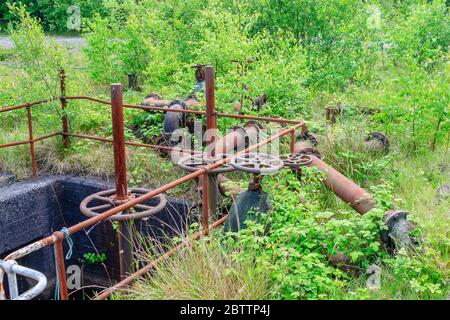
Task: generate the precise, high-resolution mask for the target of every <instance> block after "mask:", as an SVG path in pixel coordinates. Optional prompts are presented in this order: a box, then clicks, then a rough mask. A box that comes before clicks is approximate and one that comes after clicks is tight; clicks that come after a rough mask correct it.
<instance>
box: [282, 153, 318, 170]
mask: <svg viewBox="0 0 450 320" xmlns="http://www.w3.org/2000/svg"><path fill="white" fill-rule="evenodd" d="M280 159H281V160H283V162H284V165H285V166H286V167H289V168H292V169H299V168H300V167H305V166H308V165H310V164H311V163H312V161H313V159H312V157H311V155H309V154H302V153H292V154H285V155H282V156H280Z"/></svg>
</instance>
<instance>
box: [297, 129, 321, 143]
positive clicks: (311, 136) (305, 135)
mask: <svg viewBox="0 0 450 320" xmlns="http://www.w3.org/2000/svg"><path fill="white" fill-rule="evenodd" d="M316 135H317V134H315V133H309V132H301V133H300V134H298V135H297V139H298V140H302V141H309V142H311V144H312V145H313V146H314V147H317V144H318V143H319V141H318V139H317V137H316Z"/></svg>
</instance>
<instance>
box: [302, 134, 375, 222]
mask: <svg viewBox="0 0 450 320" xmlns="http://www.w3.org/2000/svg"><path fill="white" fill-rule="evenodd" d="M309 147H310V145H309V144H308V143H305V142H298V143H296V144H295V148H294V150H295V152H301V151H304V150H305V149H306V148H309ZM310 156H311V158H312V162H311V163H310V164H309V165H308V166H309V167H311V166H315V167H317V168H319V169H320V170H321V171H322V172H323V173H324V174H325V179H324V181H323V182H324V184H325V185H326V186H327V188H329V189H330V190H331V191H333V193H334V194H336V196H338V197H339V198H340V199H342V200H343V201H345V202H346V203H348V204H349V205H350V206H351V207H352V208H353V209H355V210H356V211H357V212H358V213H360V214H365V213H366V212H368V211H370V210H371V209H373V208H375V206H376V205H375V201H374V200H373V199H372V196H371V195H370V193H368V192H367V191H366V190H364V189H363V188H361V187H360V186H358V185H357V184H356V183H354V182H353V181H351V180H350V179H348V178H347V177H345V176H344V175H343V174H341V173H340V172H339V171H337V170H336V169H333V168H332V167H331V166H329V165H328V164H326V163H325V162H324V161H322V160H321V159H319V158H318V157H316V156H315V155H313V154H310Z"/></svg>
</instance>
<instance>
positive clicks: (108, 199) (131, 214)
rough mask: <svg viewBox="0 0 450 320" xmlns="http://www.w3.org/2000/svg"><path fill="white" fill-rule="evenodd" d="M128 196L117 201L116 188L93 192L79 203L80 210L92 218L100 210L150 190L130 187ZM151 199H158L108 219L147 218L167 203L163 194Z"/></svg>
mask: <svg viewBox="0 0 450 320" xmlns="http://www.w3.org/2000/svg"><path fill="white" fill-rule="evenodd" d="M128 191H129V194H128V198H127V199H126V200H121V201H118V200H117V199H116V189H111V190H106V191H101V192H97V193H94V194H92V195H90V196H88V197H87V198H85V199H84V200H83V201H81V204H80V211H81V213H82V214H84V215H85V216H87V217H89V218H92V217H95V216H97V215H99V214H101V213H102V212H105V211H107V210H109V209H112V208H114V207H116V206H118V205H120V204H122V203H126V202H127V201H129V200H132V199H134V198H137V197H139V196H141V195H144V194H146V193H148V192H150V190H147V189H142V188H131V189H129V190H128ZM153 199H159V202H158V204H157V205H156V206H151V205H146V204H137V205H135V206H133V207H132V208H131V209H129V210H127V211H126V212H127V213H123V212H122V211H121V212H119V213H117V214H115V215H113V216H111V217H109V220H113V221H128V220H135V219H143V218H147V217H149V216H151V215H154V214H156V213H158V212H161V211H162V210H163V209H164V208H165V207H166V204H167V200H166V197H165V196H164V195H163V194H159V195H157V196H156V197H154V198H152V200H153ZM95 202H96V203H97V205H95V206H88V205H90V204H92V203H95Z"/></svg>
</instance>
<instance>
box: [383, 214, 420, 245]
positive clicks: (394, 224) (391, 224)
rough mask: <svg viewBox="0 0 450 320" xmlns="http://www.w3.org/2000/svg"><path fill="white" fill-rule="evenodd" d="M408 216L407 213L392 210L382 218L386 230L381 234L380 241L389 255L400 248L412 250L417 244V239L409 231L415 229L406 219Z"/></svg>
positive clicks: (413, 224)
mask: <svg viewBox="0 0 450 320" xmlns="http://www.w3.org/2000/svg"><path fill="white" fill-rule="evenodd" d="M408 215H409V212H407V211H403V210H398V211H393V210H392V211H390V212H388V214H387V215H386V216H385V218H384V223H385V224H386V226H387V228H388V229H387V230H385V231H383V232H382V233H381V240H382V242H383V243H384V244H385V245H386V247H387V249H388V251H389V252H391V253H395V252H396V251H398V250H399V249H401V248H406V249H408V248H413V247H414V246H416V245H417V244H418V241H417V239H415V238H414V237H412V236H411V231H413V230H414V229H415V228H416V225H415V223H413V222H411V221H409V220H408V219H407V217H408Z"/></svg>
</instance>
